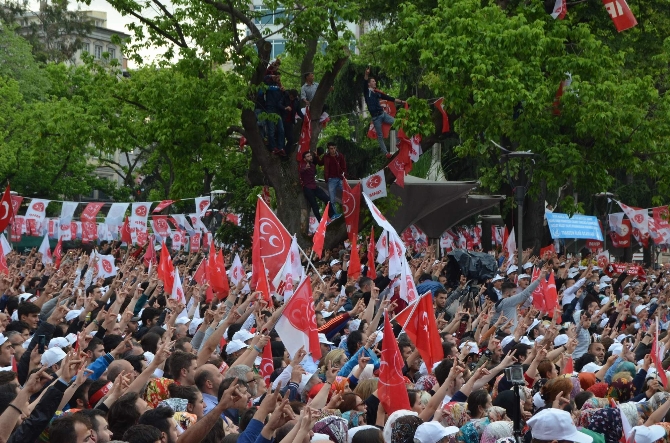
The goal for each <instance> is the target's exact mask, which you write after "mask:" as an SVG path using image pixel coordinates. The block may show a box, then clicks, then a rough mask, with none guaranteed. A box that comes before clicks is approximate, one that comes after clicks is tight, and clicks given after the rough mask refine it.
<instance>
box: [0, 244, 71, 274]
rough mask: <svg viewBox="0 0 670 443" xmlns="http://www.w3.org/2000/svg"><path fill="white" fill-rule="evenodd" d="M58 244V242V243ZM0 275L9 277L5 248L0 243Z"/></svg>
mask: <svg viewBox="0 0 670 443" xmlns="http://www.w3.org/2000/svg"><path fill="white" fill-rule="evenodd" d="M58 242H59V243H60V240H59V241H58ZM0 274H5V275H9V267H7V259H6V258H5V248H4V247H3V246H2V244H1V243H0Z"/></svg>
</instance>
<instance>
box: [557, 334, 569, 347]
mask: <svg viewBox="0 0 670 443" xmlns="http://www.w3.org/2000/svg"><path fill="white" fill-rule="evenodd" d="M568 340H569V338H568V336H567V334H559V335H558V336H556V338H555V339H554V347H559V346H563V345H565V344H567V343H568Z"/></svg>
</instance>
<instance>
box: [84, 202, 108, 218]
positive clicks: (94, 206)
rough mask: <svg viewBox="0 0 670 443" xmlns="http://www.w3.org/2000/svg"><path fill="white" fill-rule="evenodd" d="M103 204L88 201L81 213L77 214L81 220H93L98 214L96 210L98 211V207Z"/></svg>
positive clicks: (100, 207)
mask: <svg viewBox="0 0 670 443" xmlns="http://www.w3.org/2000/svg"><path fill="white" fill-rule="evenodd" d="M103 206H104V203H93V202H92V203H89V204H87V205H86V207H85V208H84V210H83V211H82V213H81V215H80V216H79V219H80V220H81V221H86V222H95V218H96V216H97V215H98V212H100V209H102V207H103Z"/></svg>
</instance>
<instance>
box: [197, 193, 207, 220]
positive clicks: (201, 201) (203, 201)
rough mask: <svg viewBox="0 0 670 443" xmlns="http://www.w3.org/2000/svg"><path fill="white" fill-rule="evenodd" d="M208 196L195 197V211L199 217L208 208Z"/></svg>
mask: <svg viewBox="0 0 670 443" xmlns="http://www.w3.org/2000/svg"><path fill="white" fill-rule="evenodd" d="M209 204H210V201H209V197H196V199H195V213H196V214H198V216H199V217H203V216H204V215H205V213H206V212H207V208H209Z"/></svg>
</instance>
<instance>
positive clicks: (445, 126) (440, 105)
mask: <svg viewBox="0 0 670 443" xmlns="http://www.w3.org/2000/svg"><path fill="white" fill-rule="evenodd" d="M435 107H436V108H437V110H438V111H440V114H442V133H443V134H444V133H445V132H449V129H450V128H449V116H448V115H447V111H445V110H444V97H440V98H438V99H437V101H436V102H435Z"/></svg>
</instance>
